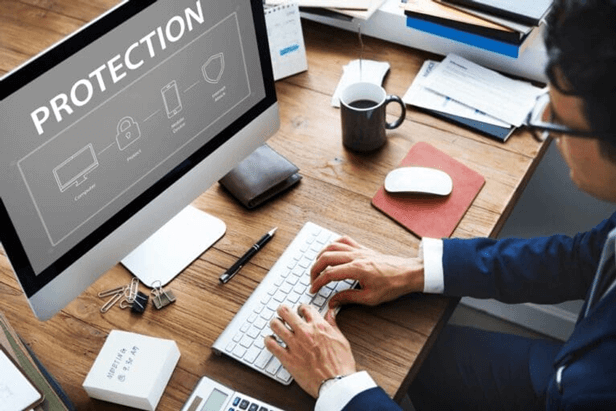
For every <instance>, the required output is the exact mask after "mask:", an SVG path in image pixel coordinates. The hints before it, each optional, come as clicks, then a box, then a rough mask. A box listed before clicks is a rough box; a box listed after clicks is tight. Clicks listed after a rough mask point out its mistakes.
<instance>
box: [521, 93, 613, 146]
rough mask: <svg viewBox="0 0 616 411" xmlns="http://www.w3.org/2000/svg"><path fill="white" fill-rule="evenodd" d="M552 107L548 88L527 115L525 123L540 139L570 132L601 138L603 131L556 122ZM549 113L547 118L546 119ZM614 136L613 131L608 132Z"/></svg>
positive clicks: (577, 135)
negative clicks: (572, 126)
mask: <svg viewBox="0 0 616 411" xmlns="http://www.w3.org/2000/svg"><path fill="white" fill-rule="evenodd" d="M549 107H550V94H549V93H548V91H547V89H546V91H545V92H544V93H541V94H540V95H539V96H538V97H537V100H536V101H535V106H534V107H533V109H532V110H531V112H530V113H528V116H527V117H526V121H525V125H526V127H528V128H529V129H530V131H531V133H532V134H533V137H534V138H535V139H536V140H538V141H545V140H546V139H547V138H548V137H550V135H551V134H568V135H571V136H576V137H592V138H599V137H600V136H601V133H596V132H594V131H586V130H575V129H572V128H569V127H567V126H565V125H563V124H558V123H555V122H554V112H553V111H552V110H550V109H549ZM546 110H547V112H546ZM546 114H547V119H545V117H546ZM603 134H606V135H609V136H613V133H610V134H607V133H603ZM612 138H613V137H612Z"/></svg>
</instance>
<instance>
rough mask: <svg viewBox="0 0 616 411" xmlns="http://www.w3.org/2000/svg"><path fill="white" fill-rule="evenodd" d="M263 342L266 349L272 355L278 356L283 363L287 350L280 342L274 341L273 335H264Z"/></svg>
mask: <svg viewBox="0 0 616 411" xmlns="http://www.w3.org/2000/svg"><path fill="white" fill-rule="evenodd" d="M264 342H265V348H267V350H268V351H269V352H271V353H272V354H273V355H274V357H276V358H278V359H279V360H280V362H281V363H284V362H285V361H286V359H287V350H286V349H285V348H284V347H282V346H281V345H280V344H278V341H276V337H274V336H273V335H270V336H267V337H265V339H264Z"/></svg>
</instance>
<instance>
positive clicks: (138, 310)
mask: <svg viewBox="0 0 616 411" xmlns="http://www.w3.org/2000/svg"><path fill="white" fill-rule="evenodd" d="M149 299H150V297H148V295H147V294H144V293H142V292H141V291H137V294H135V298H133V299H128V298H127V299H126V300H124V301H122V302H121V303H120V308H122V309H124V308H128V307H130V310H131V312H133V313H135V314H143V312H144V311H145V308H146V307H147V304H148V300H149Z"/></svg>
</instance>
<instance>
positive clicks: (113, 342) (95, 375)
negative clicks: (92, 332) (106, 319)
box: [83, 330, 180, 411]
mask: <svg viewBox="0 0 616 411" xmlns="http://www.w3.org/2000/svg"><path fill="white" fill-rule="evenodd" d="M179 359H180V350H179V349H178V346H177V344H176V343H175V341H172V340H164V339H161V338H155V337H149V336H146V335H141V334H135V333H131V332H126V331H118V330H113V331H111V332H110V333H109V336H108V337H107V340H106V341H105V344H104V345H103V348H102V349H101V352H100V353H99V354H98V357H96V360H95V361H94V364H93V365H92V368H91V369H90V372H89V373H88V375H87V377H86V379H85V381H84V383H83V388H84V389H85V390H86V392H87V393H88V395H89V396H90V397H91V398H96V399H99V400H103V401H109V402H113V403H116V404H121V405H126V406H129V407H134V408H138V409H141V410H150V411H154V410H155V409H156V406H157V405H158V402H159V401H160V397H161V396H162V395H163V391H164V390H165V387H166V386H167V383H168V382H169V379H170V378H171V374H172V373H173V370H174V369H175V366H176V364H177V362H178V360H179Z"/></svg>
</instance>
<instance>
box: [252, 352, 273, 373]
mask: <svg viewBox="0 0 616 411" xmlns="http://www.w3.org/2000/svg"><path fill="white" fill-rule="evenodd" d="M272 357H273V355H272V353H271V352H269V351H267V350H263V351H261V354H259V356H258V357H257V359H256V360H255V366H256V367H258V368H260V369H264V368H265V366H266V365H267V363H268V362H269V360H271V359H272Z"/></svg>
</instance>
